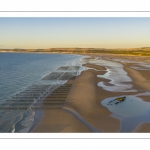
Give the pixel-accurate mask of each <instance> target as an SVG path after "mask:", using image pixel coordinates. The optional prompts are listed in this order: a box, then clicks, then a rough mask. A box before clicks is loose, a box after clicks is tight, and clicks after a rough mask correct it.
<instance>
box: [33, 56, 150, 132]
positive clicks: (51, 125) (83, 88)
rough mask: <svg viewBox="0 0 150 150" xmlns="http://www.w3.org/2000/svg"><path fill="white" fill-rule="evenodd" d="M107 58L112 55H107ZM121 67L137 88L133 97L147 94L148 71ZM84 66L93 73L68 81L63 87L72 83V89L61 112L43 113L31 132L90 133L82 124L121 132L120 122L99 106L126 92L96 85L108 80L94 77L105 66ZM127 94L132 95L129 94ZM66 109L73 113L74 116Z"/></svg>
mask: <svg viewBox="0 0 150 150" xmlns="http://www.w3.org/2000/svg"><path fill="white" fill-rule="evenodd" d="M97 56H101V55H97ZM93 57H95V55H93ZM102 57H108V58H109V55H103V56H102ZM110 57H114V56H112V55H110ZM121 58H123V56H121ZM91 59H92V58H91ZM104 59H105V58H104ZM87 60H88V59H87ZM142 61H143V59H142ZM122 64H123V65H124V70H125V71H126V72H127V73H128V76H129V77H131V78H132V80H133V81H132V84H133V87H134V88H135V89H138V92H136V94H138V93H139V91H140V92H142V91H144V90H147V91H150V84H149V82H148V81H150V77H149V76H148V75H147V73H149V71H148V72H147V70H146V71H145V70H144V71H140V70H134V69H132V68H130V67H129V64H128V63H122ZM84 66H86V67H89V68H94V69H96V70H93V69H89V70H86V71H83V72H82V73H81V75H80V76H77V77H76V79H75V80H69V81H68V82H67V83H66V84H72V87H71V90H70V92H69V94H68V96H67V99H66V104H65V105H64V106H63V108H62V109H47V110H44V116H43V118H42V120H41V121H40V123H39V124H38V126H37V127H36V128H35V129H34V130H33V131H32V132H43V133H45V132H46V133H48V132H65V133H66V132H70V133H73V132H76V133H86V132H93V130H92V129H91V128H90V126H88V125H87V124H86V123H85V122H87V123H88V124H89V125H91V126H92V127H94V128H95V130H96V131H98V132H108V133H116V132H119V131H120V119H119V118H115V117H112V113H111V112H110V111H109V110H108V109H107V108H106V107H104V106H102V105H101V101H102V100H104V99H105V98H108V97H114V96H120V95H125V94H127V93H125V92H108V91H106V90H104V89H102V88H101V87H99V86H97V84H98V82H100V81H105V82H106V81H109V80H107V79H103V78H98V77H97V75H103V74H105V73H106V71H105V70H106V68H105V67H102V66H98V65H94V64H89V63H87V64H85V65H84ZM128 94H133V93H132V92H128ZM142 98H143V100H145V101H150V99H149V98H148V96H142ZM65 108H66V110H65ZM67 109H69V110H72V111H74V112H75V113H76V114H77V116H76V115H74V114H73V113H72V112H71V111H69V110H67ZM78 116H80V117H82V118H83V120H80V118H79V117H78ZM149 126H150V125H149V124H145V123H143V124H142V125H140V126H138V127H137V129H135V130H134V132H145V131H147V132H149Z"/></svg>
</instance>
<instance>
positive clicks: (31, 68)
mask: <svg viewBox="0 0 150 150" xmlns="http://www.w3.org/2000/svg"><path fill="white" fill-rule="evenodd" d="M79 59H81V56H79V55H71V54H69V55H66V54H41V53H40V54H35V53H0V103H3V102H5V101H6V100H7V99H10V98H11V97H12V96H13V95H15V94H17V93H19V92H21V91H23V90H24V89H26V88H27V87H29V86H31V85H33V84H38V83H41V82H46V81H43V80H41V78H42V77H44V76H45V75H47V74H49V73H50V72H51V71H54V70H55V69H57V68H59V67H60V66H63V65H66V64H68V63H76V62H78V61H79ZM19 112H20V111H19ZM22 114H24V116H26V118H24V124H28V129H29V127H30V126H31V124H32V123H33V121H32V122H31V121H30V122H29V120H33V116H34V114H35V112H33V111H32V110H28V111H26V112H24V111H23V110H22ZM17 115H18V116H17ZM21 119H22V115H21V114H20V113H18V112H17V111H13V110H11V111H6V110H0V132H11V131H12V128H13V127H12V126H14V124H15V123H17V122H19V120H21ZM8 124H9V125H10V126H8ZM10 127H11V129H9V128H10ZM20 128H21V127H20ZM20 131H21V132H27V131H28V130H20Z"/></svg>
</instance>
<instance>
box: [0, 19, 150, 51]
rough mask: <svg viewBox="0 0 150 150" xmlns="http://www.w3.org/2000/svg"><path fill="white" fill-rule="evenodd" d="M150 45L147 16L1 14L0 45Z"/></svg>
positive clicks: (122, 46) (11, 46) (12, 46)
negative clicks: (21, 15) (11, 15)
mask: <svg viewBox="0 0 150 150" xmlns="http://www.w3.org/2000/svg"><path fill="white" fill-rule="evenodd" d="M60 47H61V48H69V47H80V48H134V47H150V18H146V17H143V18H140V17H135V18H132V17H131V18H130V17H128V18H125V17H122V18H119V17H110V18H108V17H91V18H90V17H84V18H80V17H78V18H76V17H70V18H69V17H66V18H65V17H47V18H44V17H41V18H40V17H35V18H32V17H28V18H25V17H21V18H19V17H15V18H14V17H10V18H7V17H1V18H0V48H2V49H3V48H4V49H5V48H6V49H7V48H10V49H14V48H24V49H30V48H31V49H32V48H33V49H36V48H37V49H40V48H60Z"/></svg>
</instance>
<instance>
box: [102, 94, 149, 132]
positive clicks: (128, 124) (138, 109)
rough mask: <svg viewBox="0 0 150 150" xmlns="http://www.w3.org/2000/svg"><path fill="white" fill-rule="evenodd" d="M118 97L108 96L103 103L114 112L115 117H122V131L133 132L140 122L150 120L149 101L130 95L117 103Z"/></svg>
mask: <svg viewBox="0 0 150 150" xmlns="http://www.w3.org/2000/svg"><path fill="white" fill-rule="evenodd" d="M116 98H117V97H111V98H106V99H104V100H103V101H102V102H101V104H102V105H103V106H105V107H107V108H108V109H109V111H111V112H112V113H113V115H112V116H113V117H117V118H120V119H121V126H120V132H132V131H133V130H134V129H135V128H136V127H137V126H138V125H139V124H140V123H142V122H150V103H149V102H145V101H143V100H142V99H141V98H138V97H136V96H131V95H128V96H126V99H125V100H124V101H122V102H119V101H118V102H119V103H117V104H116V102H117V100H115V99H116ZM113 100H114V101H113ZM110 101H112V102H110Z"/></svg>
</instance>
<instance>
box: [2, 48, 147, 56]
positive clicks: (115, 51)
mask: <svg viewBox="0 0 150 150" xmlns="http://www.w3.org/2000/svg"><path fill="white" fill-rule="evenodd" d="M0 52H36V53H39V52H42V53H74V54H89V53H108V54H128V55H139V56H140V55H141V56H150V47H141V48H117V49H105V48H48V49H19V48H16V49H0Z"/></svg>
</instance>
